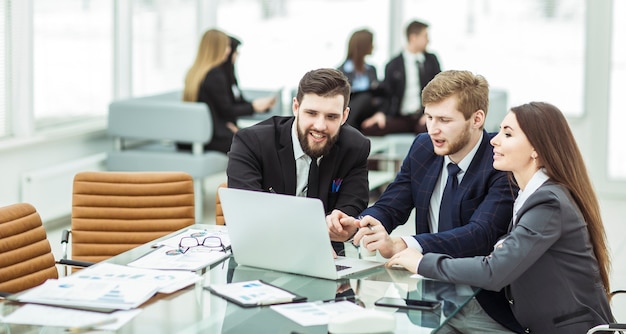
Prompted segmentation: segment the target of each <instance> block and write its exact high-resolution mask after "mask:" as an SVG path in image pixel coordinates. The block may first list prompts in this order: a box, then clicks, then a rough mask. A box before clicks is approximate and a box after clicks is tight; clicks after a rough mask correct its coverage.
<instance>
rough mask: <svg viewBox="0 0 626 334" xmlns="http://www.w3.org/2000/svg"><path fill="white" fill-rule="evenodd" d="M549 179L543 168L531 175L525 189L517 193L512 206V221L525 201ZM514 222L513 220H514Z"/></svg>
mask: <svg viewBox="0 0 626 334" xmlns="http://www.w3.org/2000/svg"><path fill="white" fill-rule="evenodd" d="M548 179H550V177H548V175H547V174H546V170H545V169H544V168H540V169H539V170H538V171H536V172H535V174H533V176H532V177H531V178H530V180H529V181H528V184H527V185H526V189H524V190H522V189H520V190H519V192H518V193H517V198H516V199H515V203H514V204H513V217H514V219H515V218H516V217H517V211H518V210H519V209H520V208H521V207H522V205H524V203H526V200H527V199H528V198H529V197H530V195H532V194H533V193H534V192H535V191H537V189H539V187H541V185H542V184H544V183H545V182H546V181H547V180H548ZM514 221H515V220H514Z"/></svg>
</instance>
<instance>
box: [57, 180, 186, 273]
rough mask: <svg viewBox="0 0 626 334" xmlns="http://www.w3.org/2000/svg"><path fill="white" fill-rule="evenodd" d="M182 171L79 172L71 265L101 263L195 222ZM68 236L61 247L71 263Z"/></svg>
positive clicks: (75, 181) (64, 237)
mask: <svg viewBox="0 0 626 334" xmlns="http://www.w3.org/2000/svg"><path fill="white" fill-rule="evenodd" d="M194 212H195V211H194V184H193V178H192V177H191V175H189V174H187V173H184V172H81V173H78V174H76V176H75V177H74V184H73V196H72V222H71V245H72V246H71V253H72V254H71V256H72V259H73V260H80V261H89V262H99V261H102V260H105V259H108V258H110V257H112V256H115V255H117V254H120V253H122V252H125V251H127V250H129V249H132V248H134V247H137V246H139V245H142V244H145V243H147V242H150V241H152V240H154V239H157V238H159V237H161V236H164V235H166V234H168V233H171V232H174V231H177V230H179V229H182V228H184V227H187V226H190V225H193V224H194V223H195V213H194ZM69 239H70V238H69V231H64V234H63V236H62V240H61V243H62V244H63V247H64V255H63V258H64V259H67V257H68V255H67V243H68V242H69Z"/></svg>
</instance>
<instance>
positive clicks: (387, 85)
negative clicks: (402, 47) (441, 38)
mask: <svg viewBox="0 0 626 334" xmlns="http://www.w3.org/2000/svg"><path fill="white" fill-rule="evenodd" d="M424 57H425V59H424V73H425V75H424V77H420V86H421V88H422V89H424V87H426V85H427V84H428V83H429V82H430V81H431V80H432V79H433V78H434V77H435V75H437V74H439V72H441V66H440V65H439V60H438V59H437V56H435V55H434V54H432V53H428V52H424ZM383 87H384V89H385V91H386V92H387V100H388V101H387V103H388V107H387V110H386V114H387V116H398V115H400V107H401V106H402V98H403V97H404V89H405V87H406V71H405V69H404V57H403V56H402V53H400V54H399V55H398V56H396V57H395V58H393V59H391V60H390V61H389V62H388V63H387V65H386V66H385V80H384V81H383Z"/></svg>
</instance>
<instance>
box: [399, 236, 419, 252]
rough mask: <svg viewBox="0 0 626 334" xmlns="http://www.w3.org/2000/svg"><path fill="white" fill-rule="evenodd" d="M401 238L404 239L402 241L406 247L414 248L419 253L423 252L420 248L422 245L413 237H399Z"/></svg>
mask: <svg viewBox="0 0 626 334" xmlns="http://www.w3.org/2000/svg"><path fill="white" fill-rule="evenodd" d="M401 238H402V240H404V243H406V247H407V248H416V249H417V250H418V251H420V253H424V249H423V248H422V245H420V243H419V242H417V240H415V238H413V237H401Z"/></svg>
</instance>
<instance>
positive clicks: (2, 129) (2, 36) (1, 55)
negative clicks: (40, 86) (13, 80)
mask: <svg viewBox="0 0 626 334" xmlns="http://www.w3.org/2000/svg"><path fill="white" fill-rule="evenodd" d="M6 17H7V14H6V2H5V1H4V0H2V1H0V138H2V137H4V136H6V135H7V132H8V131H7V107H6V105H7V104H6V102H7V101H6V98H7V85H6V83H7V78H6V70H7V64H6V57H5V56H6V54H7V48H6V36H7V35H8V34H7V32H6V29H7V27H8V24H7V22H6Z"/></svg>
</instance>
